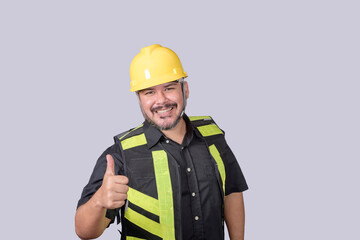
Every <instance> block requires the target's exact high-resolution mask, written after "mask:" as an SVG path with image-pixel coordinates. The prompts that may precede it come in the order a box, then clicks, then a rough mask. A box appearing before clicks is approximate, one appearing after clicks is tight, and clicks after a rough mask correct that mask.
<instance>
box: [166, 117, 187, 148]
mask: <svg viewBox="0 0 360 240" xmlns="http://www.w3.org/2000/svg"><path fill="white" fill-rule="evenodd" d="M161 132H162V133H163V134H164V135H165V136H166V137H167V138H170V139H171V140H173V141H175V142H177V143H178V144H181V143H182V142H183V139H184V136H185V134H186V123H185V120H184V118H181V119H180V121H179V122H178V124H177V125H176V126H175V127H173V128H172V129H170V130H162V131H161Z"/></svg>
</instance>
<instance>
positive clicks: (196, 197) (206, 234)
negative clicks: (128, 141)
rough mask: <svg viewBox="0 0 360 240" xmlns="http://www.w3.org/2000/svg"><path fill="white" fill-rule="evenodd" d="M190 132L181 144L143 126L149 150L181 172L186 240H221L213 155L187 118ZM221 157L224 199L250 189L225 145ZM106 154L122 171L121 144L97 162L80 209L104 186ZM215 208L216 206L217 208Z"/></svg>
mask: <svg viewBox="0 0 360 240" xmlns="http://www.w3.org/2000/svg"><path fill="white" fill-rule="evenodd" d="M184 120H185V122H186V126H187V132H186V135H185V137H184V139H183V142H182V144H178V143H176V142H174V141H172V140H171V139H168V138H166V137H165V136H164V135H163V134H162V132H161V131H159V130H158V129H156V128H154V127H153V126H151V125H150V124H149V123H147V122H146V121H145V122H144V133H145V136H146V139H147V143H148V146H149V147H151V146H154V145H156V144H161V145H162V147H163V148H164V149H165V150H166V152H167V153H168V155H169V161H172V160H173V161H176V162H177V164H178V166H179V169H180V189H181V223H182V233H183V239H184V240H188V239H222V238H223V226H222V224H223V222H222V216H221V211H222V206H218V205H219V204H218V203H219V198H221V193H220V190H219V187H218V183H217V179H216V177H215V175H214V174H213V173H214V169H213V168H214V165H213V164H212V163H211V161H210V159H211V156H210V153H209V150H208V147H207V145H206V142H205V140H204V138H203V137H202V136H201V135H200V134H199V133H198V132H197V131H195V129H194V127H193V126H192V125H191V123H190V120H189V119H188V117H187V116H186V115H184ZM222 144H223V147H222V149H224V150H223V151H222V152H220V155H221V157H222V160H223V162H224V166H225V171H226V181H225V189H226V191H225V195H228V194H230V193H233V192H242V191H245V190H246V189H247V188H248V187H247V184H246V181H245V178H244V176H243V174H242V172H241V169H240V167H239V164H238V162H237V160H236V158H235V156H234V154H233V153H232V151H231V149H230V148H229V147H228V145H227V144H226V142H225V141H224V142H223V143H222ZM106 154H112V155H113V156H114V157H115V158H116V159H118V160H119V164H116V162H115V171H116V172H117V173H118V174H124V171H123V169H121V165H122V164H121V154H120V147H119V145H118V144H114V145H113V146H111V147H110V148H108V149H107V150H106V151H105V152H104V153H103V154H102V155H101V156H100V158H99V159H98V162H97V164H96V166H95V168H94V171H93V174H92V176H91V178H90V181H89V183H88V184H87V185H86V186H85V188H84V190H83V193H82V196H81V199H80V200H79V203H78V207H79V206H80V205H82V204H84V203H85V202H87V201H88V200H89V199H90V198H91V196H92V195H93V194H94V193H95V192H96V191H97V189H98V188H99V187H100V186H101V184H102V178H103V176H104V173H105V169H106ZM214 204H216V205H214ZM117 214H118V213H117V212H114V211H113V210H109V211H108V212H107V217H108V218H110V219H111V220H112V221H111V222H113V221H114V218H115V216H116V215H117Z"/></svg>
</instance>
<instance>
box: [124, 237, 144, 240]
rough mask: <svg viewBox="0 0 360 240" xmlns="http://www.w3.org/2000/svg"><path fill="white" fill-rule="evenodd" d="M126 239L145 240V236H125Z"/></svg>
mask: <svg viewBox="0 0 360 240" xmlns="http://www.w3.org/2000/svg"><path fill="white" fill-rule="evenodd" d="M126 240H146V239H145V238H137V237H132V236H126Z"/></svg>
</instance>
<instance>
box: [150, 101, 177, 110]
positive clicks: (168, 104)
mask: <svg viewBox="0 0 360 240" xmlns="http://www.w3.org/2000/svg"><path fill="white" fill-rule="evenodd" d="M176 106H177V104H176V103H167V104H164V105H161V106H156V107H152V108H151V109H150V110H151V112H155V111H158V110H161V109H163V108H169V107H176Z"/></svg>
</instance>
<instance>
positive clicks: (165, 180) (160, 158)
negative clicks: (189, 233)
mask: <svg viewBox="0 0 360 240" xmlns="http://www.w3.org/2000/svg"><path fill="white" fill-rule="evenodd" d="M152 155H153V161H154V170H155V178H156V187H157V192H158V200H159V207H160V214H159V217H160V226H161V232H162V238H163V239H166V240H175V225H174V206H173V194H172V187H171V178H170V171H169V164H168V158H167V154H166V152H165V151H164V150H159V151H153V152H152Z"/></svg>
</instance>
